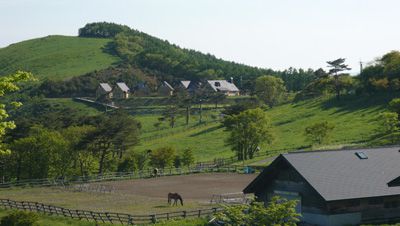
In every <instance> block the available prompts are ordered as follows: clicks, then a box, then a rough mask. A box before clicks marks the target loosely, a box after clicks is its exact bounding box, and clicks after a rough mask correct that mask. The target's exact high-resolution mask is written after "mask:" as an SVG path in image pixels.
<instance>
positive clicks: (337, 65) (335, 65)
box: [326, 58, 351, 99]
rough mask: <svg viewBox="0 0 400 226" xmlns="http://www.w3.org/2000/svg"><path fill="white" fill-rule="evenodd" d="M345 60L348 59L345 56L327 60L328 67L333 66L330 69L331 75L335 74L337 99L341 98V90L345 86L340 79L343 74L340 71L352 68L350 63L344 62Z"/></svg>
mask: <svg viewBox="0 0 400 226" xmlns="http://www.w3.org/2000/svg"><path fill="white" fill-rule="evenodd" d="M345 60H346V59H344V58H339V59H336V60H333V61H328V62H326V63H327V64H328V67H329V68H331V69H330V70H329V75H331V76H333V81H334V90H335V93H336V98H337V99H340V91H341V90H342V86H343V84H342V82H341V80H340V77H341V76H342V75H343V74H341V73H340V72H342V71H348V70H351V68H349V67H348V65H347V64H345V63H344V61H345Z"/></svg>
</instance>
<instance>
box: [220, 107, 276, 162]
mask: <svg viewBox="0 0 400 226" xmlns="http://www.w3.org/2000/svg"><path fill="white" fill-rule="evenodd" d="M226 120H228V123H224V125H225V126H226V130H227V131H229V132H230V135H229V137H228V139H227V140H226V143H227V144H228V145H230V146H231V147H232V149H233V150H234V151H235V152H236V155H237V157H238V159H239V160H246V159H252V158H253V157H254V154H255V153H256V152H257V151H259V150H260V145H261V144H265V143H268V144H270V143H271V142H272V141H273V132H272V128H271V127H272V126H271V121H270V119H269V118H268V117H267V115H266V114H265V112H264V111H263V110H261V109H260V108H256V109H250V110H246V111H243V112H241V113H239V114H238V115H233V116H228V117H226Z"/></svg>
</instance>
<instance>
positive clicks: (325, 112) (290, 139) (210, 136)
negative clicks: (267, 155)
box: [137, 96, 391, 161]
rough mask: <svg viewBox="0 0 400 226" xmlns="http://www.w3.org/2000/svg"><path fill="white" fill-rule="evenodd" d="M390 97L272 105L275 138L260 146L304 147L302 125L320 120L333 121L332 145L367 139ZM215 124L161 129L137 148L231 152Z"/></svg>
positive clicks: (208, 156) (208, 154) (209, 155)
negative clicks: (194, 127)
mask: <svg viewBox="0 0 400 226" xmlns="http://www.w3.org/2000/svg"><path fill="white" fill-rule="evenodd" d="M390 99H391V97H385V96H374V97H358V96H351V97H344V98H343V99H342V100H340V101H337V100H335V99H330V98H320V99H314V100H308V101H302V102H298V103H293V104H285V105H282V106H278V107H275V108H273V109H270V110H268V111H267V114H268V116H269V117H270V118H271V120H272V122H273V124H274V131H275V135H276V139H275V141H274V143H273V144H272V145H270V146H268V145H263V147H262V150H291V149H299V148H304V147H307V146H309V145H310V144H309V142H308V141H307V140H306V139H305V136H304V128H305V127H307V126H308V125H311V124H313V123H315V122H320V121H323V120H327V121H329V122H330V123H332V124H334V125H335V128H334V130H333V132H332V135H331V143H332V144H335V145H337V146H335V147H340V146H341V145H348V144H354V143H360V142H366V141H369V140H371V139H373V138H374V136H375V135H376V130H377V129H378V128H379V125H380V124H379V122H378V121H377V117H378V115H379V113H380V112H382V111H384V110H385V107H386V103H387V102H388V101H389V100H390ZM138 119H139V120H143V119H144V118H140V117H139V118H138ZM155 120H156V118H153V119H151V118H150V117H148V118H146V123H147V124H149V125H151V122H155ZM218 125H219V123H209V124H208V125H207V126H204V127H198V128H197V129H193V130H189V131H182V132H178V133H174V134H172V133H170V134H168V133H166V132H163V131H160V132H159V134H162V135H163V137H160V138H157V139H153V140H148V141H143V142H142V144H141V145H140V146H139V147H137V149H139V150H144V149H152V148H157V147H161V146H173V147H175V148H177V149H179V150H183V149H184V148H186V147H192V148H193V150H194V151H195V155H196V157H197V160H199V161H204V160H212V159H214V158H218V157H226V156H231V155H233V152H231V151H230V148H229V147H226V146H225V145H224V140H225V139H226V137H227V135H228V133H227V132H224V129H223V128H220V127H218ZM153 134H154V132H153ZM145 135H146V132H145V133H144V136H145ZM331 147H333V146H331ZM317 148H325V147H317Z"/></svg>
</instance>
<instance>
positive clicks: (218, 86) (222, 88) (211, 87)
mask: <svg viewBox="0 0 400 226" xmlns="http://www.w3.org/2000/svg"><path fill="white" fill-rule="evenodd" d="M177 89H184V90H187V91H188V92H189V93H193V92H196V91H197V90H199V89H202V90H204V91H206V92H219V93H223V94H225V95H227V96H239V95H240V91H239V89H238V88H237V87H236V85H235V84H234V83H233V82H232V80H231V81H227V80H206V81H203V82H200V81H180V82H179V84H177V85H176V86H175V88H174V87H173V86H172V85H170V84H169V83H168V82H167V81H163V82H161V84H160V85H159V86H158V87H157V90H156V91H155V92H154V91H153V90H152V89H151V88H150V87H149V86H148V85H147V84H146V83H139V84H138V85H136V86H135V87H134V88H133V89H130V88H129V87H128V86H127V85H126V84H125V83H124V82H117V83H116V84H115V86H111V85H110V84H109V83H100V84H99V86H98V87H97V89H96V99H99V98H105V99H128V98H129V97H130V95H134V96H150V95H152V94H154V93H156V95H158V96H172V95H173V94H174V92H175V91H176V90H177Z"/></svg>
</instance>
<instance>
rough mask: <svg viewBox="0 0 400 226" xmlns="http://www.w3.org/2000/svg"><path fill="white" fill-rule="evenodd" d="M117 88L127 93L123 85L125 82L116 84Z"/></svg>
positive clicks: (126, 87) (127, 89) (127, 90)
mask: <svg viewBox="0 0 400 226" xmlns="http://www.w3.org/2000/svg"><path fill="white" fill-rule="evenodd" d="M117 86H118V88H120V89H121V90H122V91H124V92H129V90H130V89H129V87H128V86H127V85H126V84H125V82H117Z"/></svg>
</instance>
